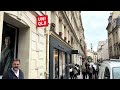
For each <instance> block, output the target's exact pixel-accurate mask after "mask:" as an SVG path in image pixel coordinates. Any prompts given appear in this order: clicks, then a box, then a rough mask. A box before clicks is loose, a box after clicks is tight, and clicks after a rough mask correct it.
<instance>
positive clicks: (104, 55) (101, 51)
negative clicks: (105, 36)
mask: <svg viewBox="0 0 120 90" xmlns="http://www.w3.org/2000/svg"><path fill="white" fill-rule="evenodd" d="M103 42H105V43H103V44H102V45H101V47H100V48H98V51H97V54H98V60H101V59H102V60H104V59H109V52H108V40H106V41H103ZM98 46H100V45H98Z"/></svg>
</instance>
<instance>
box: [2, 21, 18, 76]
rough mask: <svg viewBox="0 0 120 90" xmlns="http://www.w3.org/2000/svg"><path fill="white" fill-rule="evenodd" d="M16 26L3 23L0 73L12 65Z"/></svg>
mask: <svg viewBox="0 0 120 90" xmlns="http://www.w3.org/2000/svg"><path fill="white" fill-rule="evenodd" d="M16 33H17V28H15V27H13V26H10V25H9V24H7V23H5V22H4V23H3V33H2V44H1V58H0V75H3V73H4V72H5V71H6V70H8V69H9V68H11V67H12V60H13V58H16V56H17V54H16V53H17V46H16V44H17V39H16V38H17V37H16V36H17V35H16Z"/></svg>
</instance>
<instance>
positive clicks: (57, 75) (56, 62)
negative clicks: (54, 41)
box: [54, 49, 59, 78]
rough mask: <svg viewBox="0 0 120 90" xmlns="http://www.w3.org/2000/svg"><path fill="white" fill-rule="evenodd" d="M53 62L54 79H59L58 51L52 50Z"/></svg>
mask: <svg viewBox="0 0 120 90" xmlns="http://www.w3.org/2000/svg"><path fill="white" fill-rule="evenodd" d="M54 61H55V78H59V62H58V50H57V49H54Z"/></svg>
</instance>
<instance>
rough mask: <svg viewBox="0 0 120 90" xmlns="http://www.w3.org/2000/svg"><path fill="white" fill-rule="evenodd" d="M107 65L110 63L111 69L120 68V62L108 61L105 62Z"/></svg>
mask: <svg viewBox="0 0 120 90" xmlns="http://www.w3.org/2000/svg"><path fill="white" fill-rule="evenodd" d="M103 62H105V63H108V64H109V65H110V67H120V60H117V59H116V60H108V61H103Z"/></svg>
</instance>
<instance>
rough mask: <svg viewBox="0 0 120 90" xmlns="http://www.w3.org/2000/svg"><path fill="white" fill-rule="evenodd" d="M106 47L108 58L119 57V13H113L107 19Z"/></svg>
mask: <svg viewBox="0 0 120 90" xmlns="http://www.w3.org/2000/svg"><path fill="white" fill-rule="evenodd" d="M106 29H107V32H108V47H109V57H110V58H116V59H118V58H119V57H120V30H119V29H120V11H113V12H112V13H111V14H110V16H109V18H108V26H107V28H106Z"/></svg>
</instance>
